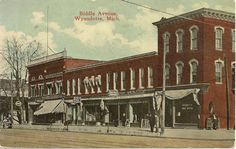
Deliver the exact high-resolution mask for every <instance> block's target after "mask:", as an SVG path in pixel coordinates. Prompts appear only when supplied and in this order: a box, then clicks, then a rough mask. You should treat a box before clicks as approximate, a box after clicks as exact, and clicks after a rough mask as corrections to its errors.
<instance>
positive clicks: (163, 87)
mask: <svg viewBox="0 0 236 149" xmlns="http://www.w3.org/2000/svg"><path fill="white" fill-rule="evenodd" d="M162 67H163V83H162V122H161V125H162V126H161V130H162V133H164V129H165V104H166V95H165V92H166V49H165V48H164V49H163V66H162Z"/></svg>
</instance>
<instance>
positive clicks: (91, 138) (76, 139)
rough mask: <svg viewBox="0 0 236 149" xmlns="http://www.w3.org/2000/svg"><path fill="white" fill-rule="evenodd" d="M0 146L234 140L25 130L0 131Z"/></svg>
mask: <svg viewBox="0 0 236 149" xmlns="http://www.w3.org/2000/svg"><path fill="white" fill-rule="evenodd" d="M0 145H1V146H5V147H27V148H50V147H56V148H59V147H60V148H65V147H66V148H72V147H73V148H81V147H83V148H88V147H89V148H96V147H104V148H110V147H116V148H117V147H119V148H134V147H136V148H152V147H154V148H160V147H172V148H175V147H178V148H179V147H181V148H183V147H194V148H202V147H204V148H229V147H230V148H232V147H233V146H234V140H222V141H219V140H193V139H170V138H155V137H139V136H121V135H104V134H92V133H78V132H56V131H42V130H27V129H0Z"/></svg>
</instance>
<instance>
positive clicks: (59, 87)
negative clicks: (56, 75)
mask: <svg viewBox="0 0 236 149" xmlns="http://www.w3.org/2000/svg"><path fill="white" fill-rule="evenodd" d="M55 88H56V94H62V81H57V82H56V83H55Z"/></svg>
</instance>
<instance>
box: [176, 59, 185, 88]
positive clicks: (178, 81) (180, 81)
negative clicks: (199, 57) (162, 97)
mask: <svg viewBox="0 0 236 149" xmlns="http://www.w3.org/2000/svg"><path fill="white" fill-rule="evenodd" d="M180 65H181V66H182V73H181V78H180V77H179V75H180V73H179V72H180V69H179V67H178V66H180ZM175 67H176V85H180V84H183V74H184V63H183V62H182V61H178V62H177V63H176V64H175ZM179 78H180V80H179Z"/></svg>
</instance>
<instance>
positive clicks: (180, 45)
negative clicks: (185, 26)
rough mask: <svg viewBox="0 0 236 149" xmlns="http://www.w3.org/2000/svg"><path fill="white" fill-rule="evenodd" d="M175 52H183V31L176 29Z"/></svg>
mask: <svg viewBox="0 0 236 149" xmlns="http://www.w3.org/2000/svg"><path fill="white" fill-rule="evenodd" d="M175 34H176V51H177V53H179V52H183V35H184V30H182V29H178V30H177V31H176V32H175Z"/></svg>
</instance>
